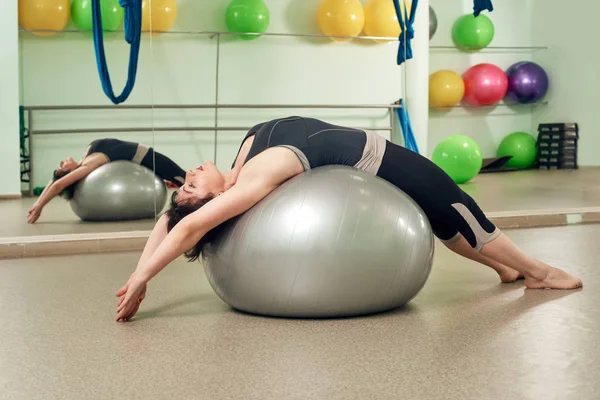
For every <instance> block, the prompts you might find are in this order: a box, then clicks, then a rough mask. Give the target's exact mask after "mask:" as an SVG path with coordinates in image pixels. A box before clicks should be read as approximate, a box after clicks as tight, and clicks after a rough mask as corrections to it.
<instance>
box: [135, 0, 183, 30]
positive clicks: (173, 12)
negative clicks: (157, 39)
mask: <svg viewBox="0 0 600 400" xmlns="http://www.w3.org/2000/svg"><path fill="white" fill-rule="evenodd" d="M175 19H177V2H176V0H142V31H143V32H149V31H150V30H151V29H152V36H157V35H160V34H161V33H162V32H166V31H168V30H169V29H171V27H172V26H173V24H174V23H175Z"/></svg>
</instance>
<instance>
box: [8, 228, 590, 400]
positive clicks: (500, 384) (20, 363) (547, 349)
mask: <svg viewBox="0 0 600 400" xmlns="http://www.w3.org/2000/svg"><path fill="white" fill-rule="evenodd" d="M507 234H508V235H509V236H510V237H511V238H512V239H513V240H514V241H515V242H516V243H517V244H518V245H519V246H520V247H521V248H523V249H524V250H525V251H527V252H528V253H530V254H531V255H533V256H535V257H538V258H540V259H543V260H545V261H547V262H550V263H553V264H555V265H557V266H560V267H562V268H564V269H566V270H567V271H568V272H570V273H572V274H574V275H576V276H579V277H581V278H582V280H583V282H584V288H583V289H581V290H577V291H550V290H547V291H544V290H542V291H539V290H538V291H534V290H525V289H524V287H523V284H522V282H519V283H514V284H500V283H499V281H498V278H497V277H496V276H495V273H494V272H493V271H491V270H488V269H487V268H486V267H483V266H479V265H475V264H474V263H472V262H469V261H466V260H464V259H461V258H459V257H458V256H455V255H454V254H451V253H449V252H448V251H447V250H446V249H445V248H443V246H440V245H439V243H436V256H435V264H434V268H433V272H432V275H431V277H430V279H429V281H428V283H427V284H426V286H425V288H424V289H423V291H422V292H421V293H420V294H419V295H418V296H417V297H416V298H415V299H414V300H413V301H412V302H411V303H410V304H409V305H408V306H406V307H405V308H403V309H400V310H396V311H393V312H389V313H384V314H379V315H375V316H369V317H359V318H351V319H334V320H317V321H311V320H290V319H273V318H264V317H257V316H250V315H246V314H241V313H238V312H236V311H233V310H231V309H229V308H228V307H227V306H226V305H225V304H224V303H222V302H221V301H220V300H219V298H218V297H217V296H216V295H215V294H214V292H213V291H212V289H211V288H210V286H209V285H208V283H207V281H206V279H205V278H204V273H203V270H202V268H201V266H200V265H199V264H198V263H194V264H187V263H185V262H184V260H181V259H180V260H178V261H177V262H175V263H174V264H173V265H171V266H169V267H168V268H167V269H166V270H165V271H164V272H163V273H161V274H160V275H159V276H157V278H156V279H155V280H153V281H152V282H151V283H150V285H149V289H148V297H147V299H146V301H145V302H144V304H143V308H142V309H141V310H140V312H139V313H138V315H137V316H136V318H135V319H134V320H133V321H131V322H129V323H126V324H119V323H116V322H114V315H115V304H116V298H115V297H114V295H113V293H114V291H115V289H117V288H118V287H120V286H121V285H122V284H123V283H124V282H125V281H126V279H127V278H128V276H129V274H130V273H131V271H132V270H133V269H134V267H135V264H136V262H137V259H138V257H139V252H136V253H112V254H103V255H77V256H65V257H44V258H27V259H16V260H4V261H0V308H1V309H2V313H0V343H1V347H0V351H1V352H2V353H1V356H0V398H2V399H37V398H42V399H61V400H68V399H77V400H81V399H99V398H102V399H121V398H127V399H138V398H139V399H167V398H173V399H199V398H203V399H261V400H267V399H277V400H281V399H345V400H346V399H367V398H368V399H386V400H387V399H397V398H406V399H445V400H450V399H461V400H464V399H477V400H481V399H511V400H512V399H520V400H521V399H540V398H544V399H561V400H565V399H593V398H597V397H598V393H599V392H600V381H599V380H598V379H597V377H598V376H600V364H599V363H598V362H597V360H598V357H599V356H600V353H599V350H598V346H597V341H598V340H597V337H598V335H597V332H598V331H599V330H600V319H599V318H598V317H597V306H598V304H599V303H600V294H599V292H598V290H595V289H594V287H595V286H596V285H599V284H600V275H599V274H598V268H597V262H598V261H597V259H598V257H597V254H598V250H597V247H598V239H597V238H598V236H599V235H600V225H577V226H568V227H554V228H539V229H520V230H514V231H507Z"/></svg>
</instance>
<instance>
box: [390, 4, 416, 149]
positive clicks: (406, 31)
mask: <svg viewBox="0 0 600 400" xmlns="http://www.w3.org/2000/svg"><path fill="white" fill-rule="evenodd" d="M393 1H394V6H395V7H396V15H398V22H399V23H400V29H401V30H402V32H401V33H400V38H399V39H400V46H399V48H398V59H397V62H398V65H401V64H402V63H403V62H404V61H406V60H409V59H411V58H412V57H413V55H412V47H411V45H410V41H411V39H413V38H414V37H415V30H414V28H413V24H414V23H415V17H416V15H417V6H418V3H419V0H412V9H411V12H410V15H408V10H407V7H406V3H405V2H404V1H403V2H402V5H403V8H404V9H402V8H401V6H400V1H399V0H393ZM403 15H406V16H407V20H406V21H405V20H404V18H403ZM396 104H399V105H400V107H399V108H397V109H396V113H397V114H398V121H399V122H400V127H401V128H402V135H403V137H404V146H405V147H406V148H407V149H409V150H411V151H414V152H415V153H419V147H418V146H417V142H416V140H415V135H414V133H413V130H412V126H411V124H410V118H409V116H408V111H407V110H406V105H405V104H404V101H403V100H402V99H400V100H399V101H398V102H396Z"/></svg>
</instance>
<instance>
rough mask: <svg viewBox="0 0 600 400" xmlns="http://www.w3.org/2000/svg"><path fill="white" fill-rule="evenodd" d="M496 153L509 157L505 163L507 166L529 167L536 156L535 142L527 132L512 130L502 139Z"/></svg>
mask: <svg viewBox="0 0 600 400" xmlns="http://www.w3.org/2000/svg"><path fill="white" fill-rule="evenodd" d="M496 155H497V156H498V157H505V156H510V157H511V158H510V160H508V162H507V163H506V166H507V167H512V168H521V169H525V168H529V167H531V166H532V165H533V164H534V163H535V159H536V157H537V143H536V140H535V138H534V137H533V136H531V135H530V134H529V133H527V132H513V133H511V134H510V135H508V136H506V137H505V138H504V139H502V141H501V142H500V146H498V151H497V153H496Z"/></svg>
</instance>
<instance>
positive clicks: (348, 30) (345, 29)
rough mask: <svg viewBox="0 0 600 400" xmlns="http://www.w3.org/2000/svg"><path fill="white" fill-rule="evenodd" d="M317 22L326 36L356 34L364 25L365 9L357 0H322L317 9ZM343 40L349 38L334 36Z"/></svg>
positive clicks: (336, 39)
mask: <svg viewBox="0 0 600 400" xmlns="http://www.w3.org/2000/svg"><path fill="white" fill-rule="evenodd" d="M317 23H318V24H319V29H320V30H321V33H322V34H323V35H326V36H358V35H359V34H360V33H361V32H362V30H363V28H364V26H365V10H364V9H363V6H362V4H361V3H360V1H359V0H323V1H322V2H321V4H320V5H319V8H318V10H317ZM331 39H332V40H335V41H339V42H343V41H347V40H350V38H342V37H336V38H331Z"/></svg>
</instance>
